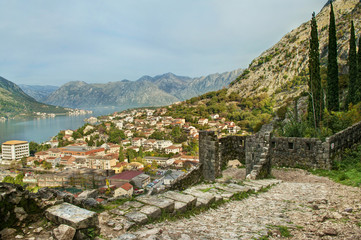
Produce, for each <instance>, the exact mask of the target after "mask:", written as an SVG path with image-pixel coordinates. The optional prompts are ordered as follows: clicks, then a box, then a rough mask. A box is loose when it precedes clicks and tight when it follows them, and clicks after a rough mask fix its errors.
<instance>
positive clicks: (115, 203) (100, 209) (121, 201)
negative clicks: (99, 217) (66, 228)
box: [90, 198, 135, 213]
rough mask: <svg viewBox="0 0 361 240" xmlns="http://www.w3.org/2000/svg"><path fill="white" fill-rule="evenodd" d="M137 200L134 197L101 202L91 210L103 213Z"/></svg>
mask: <svg viewBox="0 0 361 240" xmlns="http://www.w3.org/2000/svg"><path fill="white" fill-rule="evenodd" d="M133 200H135V199H134V198H126V199H117V200H115V201H112V202H109V203H107V204H105V205H103V204H99V205H98V206H97V207H94V208H91V209H90V210H91V211H93V212H96V213H101V212H104V211H107V210H112V209H114V208H117V207H119V206H120V205H122V204H124V203H126V202H129V201H133Z"/></svg>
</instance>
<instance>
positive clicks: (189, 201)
mask: <svg viewBox="0 0 361 240" xmlns="http://www.w3.org/2000/svg"><path fill="white" fill-rule="evenodd" d="M162 196H164V197H166V198H170V199H172V200H174V201H179V202H183V203H185V204H186V205H187V208H188V209H190V208H193V207H195V206H196V202H197V198H195V197H194V196H192V195H186V194H182V193H178V192H174V191H169V192H165V193H164V194H162Z"/></svg>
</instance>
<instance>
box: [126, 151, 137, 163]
mask: <svg viewBox="0 0 361 240" xmlns="http://www.w3.org/2000/svg"><path fill="white" fill-rule="evenodd" d="M136 156H137V152H136V151H135V150H133V149H130V148H128V149H127V158H128V162H131V161H132V160H133V159H134V158H135V157H136Z"/></svg>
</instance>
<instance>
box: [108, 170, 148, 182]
mask: <svg viewBox="0 0 361 240" xmlns="http://www.w3.org/2000/svg"><path fill="white" fill-rule="evenodd" d="M142 173H143V172H141V171H124V172H122V173H119V174H116V175H113V176H111V177H109V179H110V180H111V179H124V180H131V179H132V178H134V177H136V176H138V175H140V174H142Z"/></svg>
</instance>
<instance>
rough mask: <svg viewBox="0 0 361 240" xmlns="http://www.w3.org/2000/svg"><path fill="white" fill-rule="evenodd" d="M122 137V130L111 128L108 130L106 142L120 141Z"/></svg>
mask: <svg viewBox="0 0 361 240" xmlns="http://www.w3.org/2000/svg"><path fill="white" fill-rule="evenodd" d="M122 139H125V134H124V132H123V131H122V130H119V129H113V130H111V131H110V132H109V139H108V142H111V143H120V141H121V140H122Z"/></svg>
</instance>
